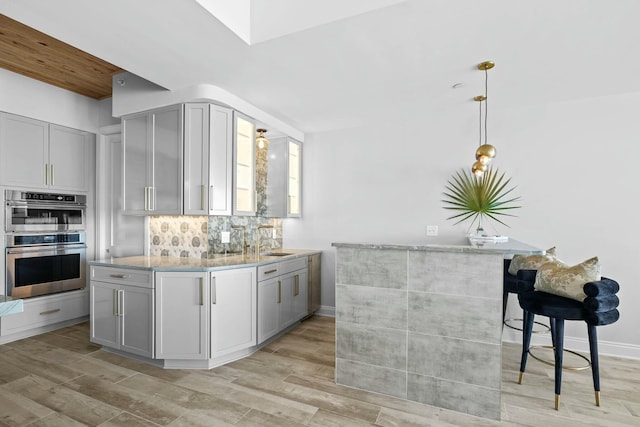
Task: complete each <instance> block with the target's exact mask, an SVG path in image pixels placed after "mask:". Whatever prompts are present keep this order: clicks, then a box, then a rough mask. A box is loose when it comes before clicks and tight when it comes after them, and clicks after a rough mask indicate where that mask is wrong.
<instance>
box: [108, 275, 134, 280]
mask: <svg viewBox="0 0 640 427" xmlns="http://www.w3.org/2000/svg"><path fill="white" fill-rule="evenodd" d="M109 277H113V278H114V279H127V278H129V275H128V274H110V275H109Z"/></svg>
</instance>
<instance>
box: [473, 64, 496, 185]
mask: <svg viewBox="0 0 640 427" xmlns="http://www.w3.org/2000/svg"><path fill="white" fill-rule="evenodd" d="M494 66H495V64H494V63H493V62H491V61H485V62H481V63H480V64H478V69H479V70H481V71H484V95H478V96H476V97H475V98H473V100H474V101H478V102H480V141H479V143H478V149H477V150H476V162H475V163H474V164H473V166H472V167H471V171H472V172H473V174H474V175H476V176H482V174H483V173H484V172H485V171H486V170H487V165H488V164H489V162H491V159H493V158H494V157H495V156H496V147H494V146H493V145H491V144H489V143H488V142H487V92H488V86H489V85H488V81H489V73H487V71H488V70H490V69H492V68H493V67H494ZM482 103H484V144H483V143H482Z"/></svg>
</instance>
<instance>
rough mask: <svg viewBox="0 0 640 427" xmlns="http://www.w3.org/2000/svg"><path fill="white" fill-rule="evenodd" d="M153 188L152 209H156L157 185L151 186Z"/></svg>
mask: <svg viewBox="0 0 640 427" xmlns="http://www.w3.org/2000/svg"><path fill="white" fill-rule="evenodd" d="M149 188H150V189H151V203H150V205H151V210H152V211H155V210H156V187H149Z"/></svg>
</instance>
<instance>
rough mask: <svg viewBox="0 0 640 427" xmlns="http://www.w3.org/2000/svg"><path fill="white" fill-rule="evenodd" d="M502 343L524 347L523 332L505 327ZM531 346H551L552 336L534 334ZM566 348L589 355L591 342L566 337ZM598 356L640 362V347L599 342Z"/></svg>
mask: <svg viewBox="0 0 640 427" xmlns="http://www.w3.org/2000/svg"><path fill="white" fill-rule="evenodd" d="M502 341H503V342H510V343H516V344H520V345H522V332H521V331H517V330H515V329H510V328H507V327H505V328H504V330H503V332H502ZM531 345H551V335H550V334H532V335H531ZM564 347H565V348H567V349H571V350H573V351H578V352H581V353H589V340H588V339H586V338H577V337H567V336H565V337H564ZM598 354H600V355H602V356H615V357H623V358H626V359H638V360H640V345H635V344H625V343H619V342H612V341H602V340H598Z"/></svg>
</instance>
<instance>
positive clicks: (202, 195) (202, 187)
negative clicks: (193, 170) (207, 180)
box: [200, 184, 205, 210]
mask: <svg viewBox="0 0 640 427" xmlns="http://www.w3.org/2000/svg"><path fill="white" fill-rule="evenodd" d="M204 192H205V186H204V184H203V185H201V186H200V209H202V210H204Z"/></svg>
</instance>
